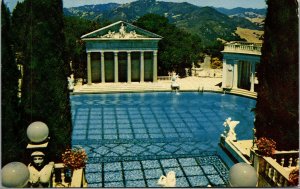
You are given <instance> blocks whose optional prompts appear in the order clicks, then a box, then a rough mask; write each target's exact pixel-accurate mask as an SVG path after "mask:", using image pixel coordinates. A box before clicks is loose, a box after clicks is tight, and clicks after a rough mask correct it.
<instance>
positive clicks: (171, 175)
mask: <svg viewBox="0 0 300 189" xmlns="http://www.w3.org/2000/svg"><path fill="white" fill-rule="evenodd" d="M157 184H158V185H160V186H162V187H176V173H175V172H174V171H170V172H168V173H167V176H164V175H162V176H161V177H160V178H159V179H158V181H157Z"/></svg>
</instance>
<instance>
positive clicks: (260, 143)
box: [256, 137, 276, 157]
mask: <svg viewBox="0 0 300 189" xmlns="http://www.w3.org/2000/svg"><path fill="white" fill-rule="evenodd" d="M256 145H257V153H258V154H259V155H262V156H267V157H269V156H272V155H273V154H274V153H275V149H276V142H275V141H274V140H272V139H270V138H266V137H261V138H259V139H258V140H257V141H256Z"/></svg>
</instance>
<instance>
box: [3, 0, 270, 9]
mask: <svg viewBox="0 0 300 189" xmlns="http://www.w3.org/2000/svg"><path fill="white" fill-rule="evenodd" d="M17 1H23V0H4V2H5V3H6V5H7V6H8V8H9V9H10V11H12V10H13V9H14V7H15V6H16V4H17ZM132 1H136V0H63V5H64V7H66V8H69V7H78V6H82V5H93V4H106V3H112V2H113V3H119V4H124V3H129V2H132ZM157 1H166V2H188V3H191V4H194V5H197V6H213V7H224V8H229V9H231V8H235V7H244V8H266V7H267V5H266V3H265V0H157Z"/></svg>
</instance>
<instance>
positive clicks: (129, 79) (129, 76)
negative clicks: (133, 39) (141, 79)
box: [127, 51, 131, 83]
mask: <svg viewBox="0 0 300 189" xmlns="http://www.w3.org/2000/svg"><path fill="white" fill-rule="evenodd" d="M127 83H131V51H127Z"/></svg>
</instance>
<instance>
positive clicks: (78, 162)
mask: <svg viewBox="0 0 300 189" xmlns="http://www.w3.org/2000/svg"><path fill="white" fill-rule="evenodd" d="M87 160H88V156H87V154H86V152H85V150H84V149H83V148H73V149H67V150H66V151H65V152H64V153H63V154H62V161H63V163H64V165H65V166H66V167H69V168H71V169H73V170H74V169H81V168H84V167H85V165H86V163H87Z"/></svg>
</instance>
